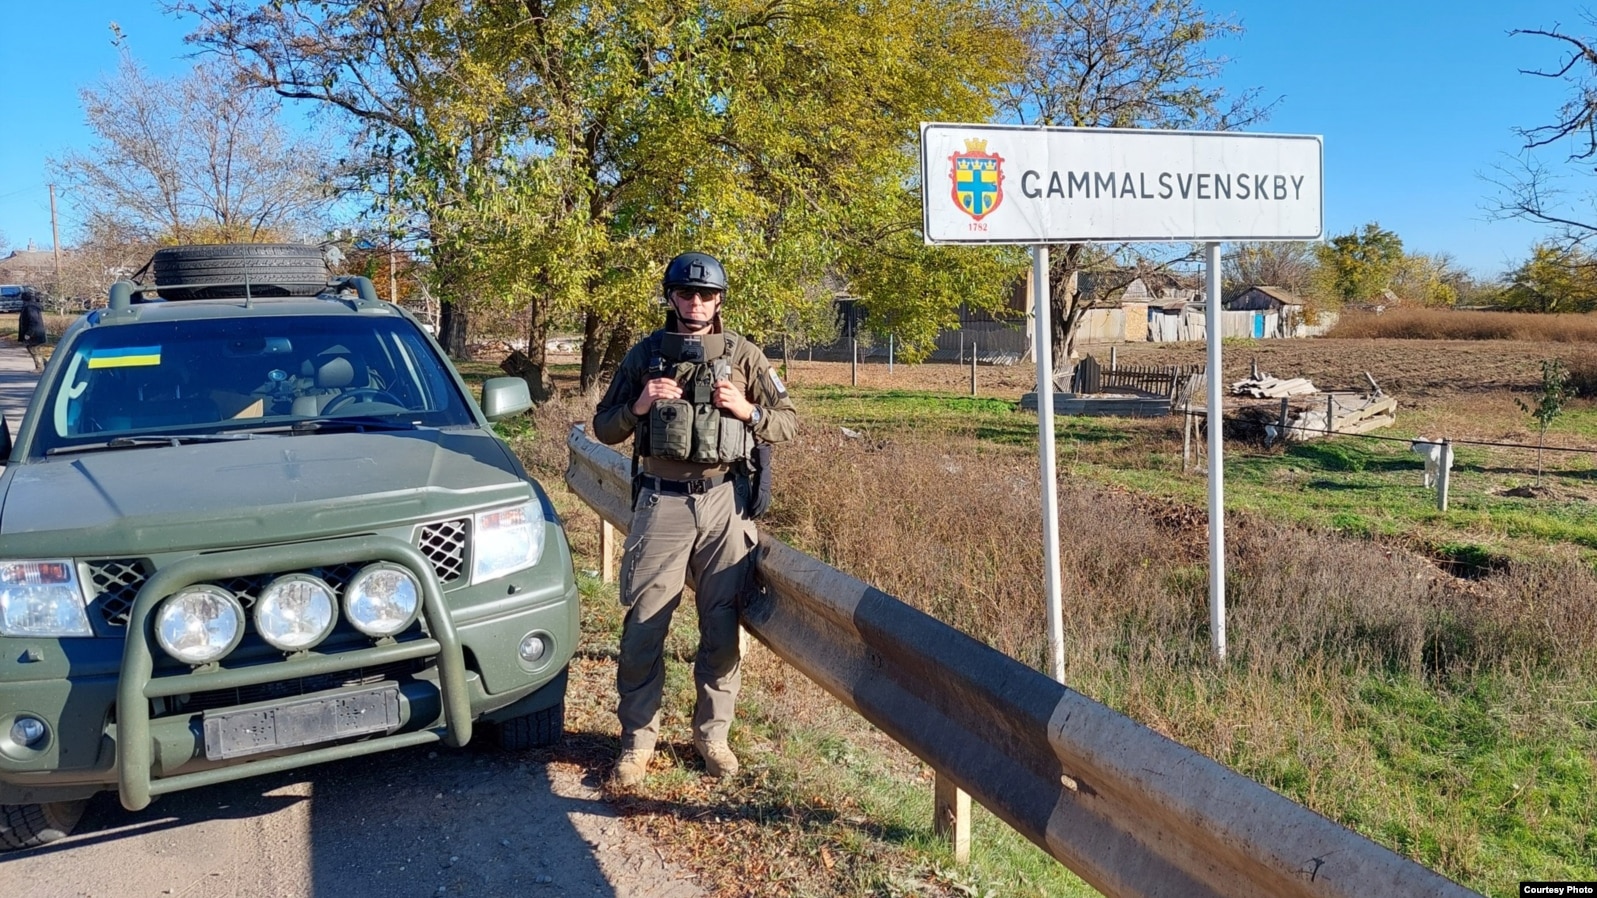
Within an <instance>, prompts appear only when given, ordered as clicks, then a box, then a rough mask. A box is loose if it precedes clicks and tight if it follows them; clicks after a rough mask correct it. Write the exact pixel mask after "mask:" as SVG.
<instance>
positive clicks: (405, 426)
mask: <svg viewBox="0 0 1597 898" xmlns="http://www.w3.org/2000/svg"><path fill="white" fill-rule="evenodd" d="M418 426H419V425H417V424H416V422H414V421H403V420H401V421H396V420H394V419H393V418H378V417H371V416H362V415H350V416H343V415H329V416H327V417H322V418H305V419H304V420H301V421H295V422H294V423H293V424H290V425H289V426H288V430H289V432H290V433H327V432H331V431H353V432H355V433H364V432H366V431H368V430H374V431H388V430H415V429H416V428H417V427H418Z"/></svg>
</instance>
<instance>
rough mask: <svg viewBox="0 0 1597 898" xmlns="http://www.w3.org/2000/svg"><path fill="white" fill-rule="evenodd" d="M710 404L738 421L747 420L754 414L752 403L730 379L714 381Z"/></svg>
mask: <svg viewBox="0 0 1597 898" xmlns="http://www.w3.org/2000/svg"><path fill="white" fill-rule="evenodd" d="M710 404H711V405H713V406H715V407H716V408H718V409H720V410H721V411H723V412H726V413H727V414H729V415H731V416H732V417H734V418H736V419H738V420H739V421H748V420H749V416H750V415H752V414H754V403H752V402H750V401H749V400H748V398H747V397H745V396H744V395H743V390H742V389H740V388H739V387H738V386H737V385H736V384H734V383H732V382H731V381H730V380H722V381H717V382H716V384H715V395H713V396H711V397H710Z"/></svg>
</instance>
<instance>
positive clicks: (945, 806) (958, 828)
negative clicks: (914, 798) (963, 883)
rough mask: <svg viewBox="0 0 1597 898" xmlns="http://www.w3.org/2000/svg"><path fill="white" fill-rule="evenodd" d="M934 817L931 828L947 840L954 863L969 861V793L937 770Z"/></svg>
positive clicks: (934, 791)
mask: <svg viewBox="0 0 1597 898" xmlns="http://www.w3.org/2000/svg"><path fill="white" fill-rule="evenodd" d="M932 788H933V793H934V803H935V804H936V806H937V809H936V811H935V813H936V819H935V820H934V821H933V822H932V828H933V829H934V830H935V831H936V833H937V835H938V836H941V837H942V838H945V839H947V840H948V847H949V849H950V850H952V851H953V853H954V863H956V864H968V863H970V795H969V794H968V793H966V792H965V791H964V790H963V789H961V788H959V787H958V786H956V785H954V783H953V781H952V780H950V779H949V778H948V777H946V776H944V775H943V772H942V771H940V770H939V771H937V779H936V782H935V785H934V786H933V787H932Z"/></svg>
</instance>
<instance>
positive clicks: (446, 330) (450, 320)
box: [438, 299, 470, 359]
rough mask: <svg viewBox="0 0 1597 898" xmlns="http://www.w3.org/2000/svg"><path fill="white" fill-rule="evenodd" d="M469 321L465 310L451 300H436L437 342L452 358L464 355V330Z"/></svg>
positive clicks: (463, 356)
mask: <svg viewBox="0 0 1597 898" xmlns="http://www.w3.org/2000/svg"><path fill="white" fill-rule="evenodd" d="M469 326H470V322H469V321H468V320H467V318H466V312H465V310H464V309H462V308H460V306H459V305H457V304H456V303H455V302H453V301H452V300H447V299H440V300H439V301H438V342H439V343H442V344H443V346H444V352H447V353H449V357H450V358H452V359H463V358H465V357H466V331H467V330H468V329H469Z"/></svg>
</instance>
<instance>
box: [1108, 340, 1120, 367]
mask: <svg viewBox="0 0 1597 898" xmlns="http://www.w3.org/2000/svg"><path fill="white" fill-rule="evenodd" d="M1117 349H1119V347H1118V346H1111V347H1109V370H1110V371H1114V370H1116V369H1117V368H1119V367H1120V357H1119V353H1117V352H1116V350H1117Z"/></svg>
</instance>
